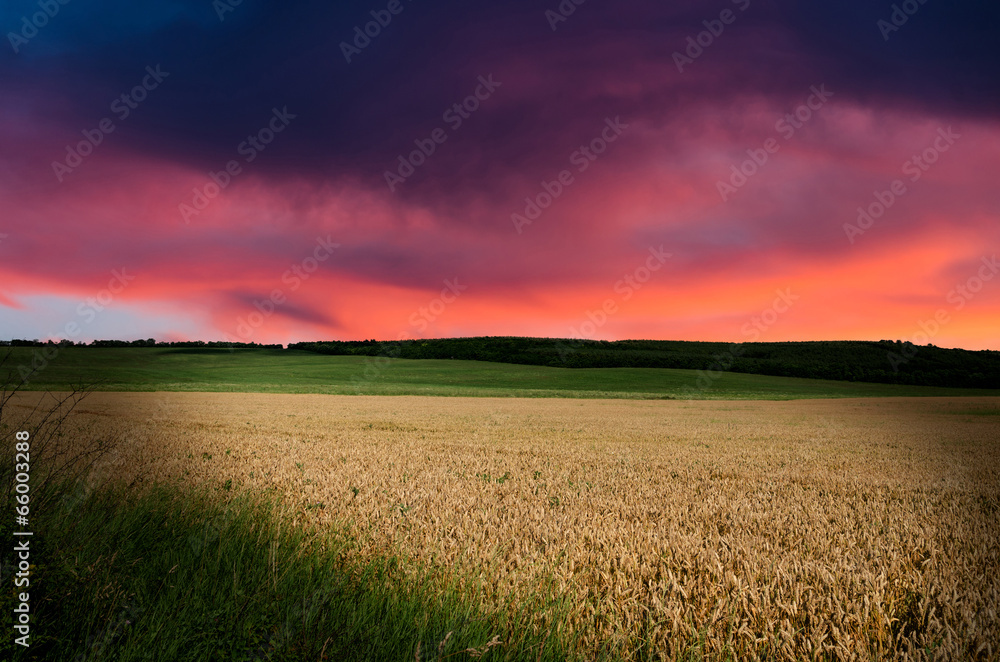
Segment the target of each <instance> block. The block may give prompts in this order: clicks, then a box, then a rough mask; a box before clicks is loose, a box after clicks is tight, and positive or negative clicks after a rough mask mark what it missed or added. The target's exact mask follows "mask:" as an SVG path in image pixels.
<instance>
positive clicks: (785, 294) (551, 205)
mask: <svg viewBox="0 0 1000 662" xmlns="http://www.w3.org/2000/svg"><path fill="white" fill-rule="evenodd" d="M0 29H2V31H3V33H4V43H3V44H0V91H2V93H0V339H3V338H29V339H30V338H38V339H57V340H58V339H63V338H69V339H71V340H74V341H89V340H92V339H94V338H118V339H125V340H132V339H138V338H149V337H153V338H156V339H158V340H194V339H200V340H238V341H242V342H260V343H289V342H299V341H310V340H332V339H339V340H352V339H368V338H375V339H380V340H388V339H396V338H421V337H425V338H426V337H456V336H481V335H494V336H500V335H517V336H548V337H578V338H594V339H606V340H616V339H624V338H647V339H676V340H711V341H727V342H743V341H787V340H852V339H858V340H880V339H901V340H909V341H912V342H914V343H916V344H927V343H932V344H935V345H937V346H941V347H963V348H967V349H975V350H978V349H993V350H1000V334H998V333H997V330H998V328H1000V277H997V276H998V271H1000V266H998V264H997V261H996V260H997V253H998V252H1000V251H998V250H997V248H998V245H1000V186H998V185H997V177H996V173H997V157H998V155H1000V85H998V82H1000V80H998V79H1000V39H997V34H998V32H1000V6H998V5H997V4H996V3H993V2H945V1H944V0H924V1H923V2H920V1H919V0H907V2H902V3H897V4H893V3H889V2H885V3H883V2H871V1H870V0H866V1H864V2H862V1H860V0H858V1H845V2H836V3H831V2H826V3H803V2H792V1H790V0H789V1H776V0H774V1H765V0H715V1H711V2H708V1H704V2H702V1H699V2H669V3H664V2H662V1H659V0H648V1H647V0H621V1H618V2H613V3H612V2H603V1H602V0H585V1H584V0H563V1H562V2H558V1H557V0H548V1H539V2H527V1H525V2H521V1H513V2H503V3H482V4H481V3H467V2H457V1H455V2H451V1H443V2H430V1H429V0H392V1H389V0H385V1H383V0H372V1H370V2H367V1H366V2H339V3H328V2H290V3H277V2H273V3H269V2H263V1H261V0H242V1H238V0H214V1H210V0H198V1H193V0H192V1H184V0H177V1H172V2H168V1H165V0H159V1H158V0H150V1H148V2H143V3H135V2H125V1H115V2H83V1H82V0H40V1H39V0H35V1H33V2H28V1H21V0H11V1H8V2H4V3H3V5H2V7H0Z"/></svg>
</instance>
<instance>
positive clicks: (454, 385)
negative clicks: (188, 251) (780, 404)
mask: <svg viewBox="0 0 1000 662" xmlns="http://www.w3.org/2000/svg"><path fill="white" fill-rule="evenodd" d="M12 352H13V353H12V356H11V357H10V359H9V360H8V362H7V364H6V367H7V368H9V369H13V370H14V375H15V376H17V375H18V372H19V366H23V368H24V369H26V370H27V369H30V368H31V366H32V361H33V360H34V361H35V367H38V368H39V370H38V371H37V372H36V374H35V375H34V376H33V377H32V378H31V380H30V382H29V383H28V385H27V386H26V388H27V389H29V390H59V391H63V390H68V389H69V388H71V387H72V386H77V385H82V384H89V385H93V388H94V389H95V390H109V391H236V392H256V393H330V394H364V395H439V396H508V397H570V398H635V399H656V398H679V399H767V400H786V399H796V398H855V397H888V396H897V397H899V396H969V395H972V396H998V395H1000V390H995V389H989V390H988V389H967V388H962V389H959V388H941V387H924V386H901V385H892V384H871V383H862V382H846V381H829V380H818V379H799V378H794V377H770V376H764V375H751V374H742V373H730V372H722V373H716V374H715V375H714V376H712V377H706V375H705V374H704V373H702V372H701V371H695V370H672V369H666V368H579V369H569V368H553V367H546V366H530V365H514V364H506V363H487V362H481V361H445V360H432V359H426V360H407V359H387V358H379V359H374V358H368V357H353V356H329V355H321V354H315V353H312V352H305V351H291V350H270V349H254V350H232V351H229V350H205V349H160V348H107V349H100V348H75V347H70V348H64V349H61V350H59V351H58V354H57V355H56V356H55V357H54V358H51V360H47V361H45V360H44V359H43V358H42V356H41V353H40V352H41V349H35V348H24V347H18V348H14V349H13V350H12ZM17 381H20V379H18V380H17Z"/></svg>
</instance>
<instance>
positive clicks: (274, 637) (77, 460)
mask: <svg viewBox="0 0 1000 662" xmlns="http://www.w3.org/2000/svg"><path fill="white" fill-rule="evenodd" d="M7 358H9V355H7V356H0V373H2V370H3V368H4V367H5V366H4V364H5V359H7ZM7 367H8V368H9V363H8V365H7ZM16 383H17V382H16V381H11V380H10V379H9V375H8V379H7V381H5V380H4V379H3V374H0V444H2V445H0V497H2V501H3V516H2V517H0V538H2V539H4V540H8V541H9V540H11V539H12V537H13V536H12V535H11V534H12V531H13V530H14V528H13V524H14V514H15V513H14V507H15V500H14V490H13V485H14V473H15V472H14V468H15V462H14V459H15V458H14V453H15V447H14V442H15V437H14V433H15V432H16V431H17V430H28V431H30V432H31V481H30V485H31V492H30V497H31V502H30V507H31V515H30V527H28V529H29V530H31V531H33V533H34V535H33V536H32V537H31V538H30V541H31V542H30V550H31V551H30V554H31V558H30V562H31V564H32V566H31V573H30V582H31V583H30V586H29V587H27V588H24V587H21V588H17V587H15V585H14V582H13V573H14V572H15V569H14V566H13V561H14V553H13V551H12V547H13V544H11V545H10V547H8V548H7V549H6V551H4V552H3V556H2V557H0V581H2V583H3V585H4V590H3V591H2V592H0V611H2V612H3V613H4V614H6V615H7V623H8V626H7V627H8V628H10V629H8V631H7V632H6V633H5V634H4V636H3V638H2V639H0V659H2V660H13V661H17V662H20V661H27V660H56V661H58V662H103V661H114V662H133V661H139V660H156V661H174V660H176V661H179V662H182V661H188V660H190V661H191V662H195V661H197V662H207V661H213V662H214V661H219V662H221V661H227V662H244V661H251V660H254V661H256V660H281V661H287V662H297V661H300V660H301V661H307V660H309V661H312V660H372V661H375V660H378V661H380V662H381V661H388V660H415V661H416V662H421V661H426V660H465V659H483V660H491V659H492V660H532V661H536V660H567V659H583V658H584V655H583V654H580V653H579V650H580V646H579V644H578V642H575V641H574V639H573V636H572V633H571V632H569V631H568V629H566V628H565V627H563V626H562V625H561V623H562V622H563V618H564V615H565V613H566V609H565V605H563V604H561V603H559V602H558V601H557V600H555V599H549V598H546V597H544V596H541V595H539V596H537V597H536V598H529V599H527V600H526V601H521V602H518V603H517V604H513V605H509V607H508V608H507V609H503V610H500V611H492V612H491V611H484V610H483V609H482V608H480V607H478V606H477V605H481V604H483V602H482V601H481V600H480V598H481V591H482V585H481V584H480V583H478V580H476V579H474V578H471V577H459V576H457V575H455V574H453V573H450V572H449V571H448V570H447V569H443V568H437V569H435V568H422V569H420V571H419V572H407V570H408V568H407V567H406V561H405V560H403V559H402V558H401V556H400V555H398V554H397V555H393V554H384V555H381V556H371V555H367V554H362V553H360V551H359V550H360V545H359V542H358V540H356V539H355V538H354V537H353V536H352V535H351V533H350V530H349V529H350V525H349V523H344V524H342V525H339V526H327V527H323V528H321V529H320V528H317V527H311V526H306V525H297V524H294V523H293V522H292V520H291V519H290V517H289V516H288V512H289V511H288V509H287V508H286V507H285V505H284V504H283V503H282V502H281V500H280V498H278V497H277V496H276V495H275V494H273V493H267V492H251V491H244V492H237V491H235V490H230V489H229V486H228V485H224V486H209V485H201V486H191V485H186V486H184V487H183V488H182V487H181V486H180V485H177V484H173V485H164V484H158V485H157V484H154V485H144V484H142V483H141V482H140V481H141V479H138V480H137V481H135V482H133V483H131V484H128V485H126V484H124V483H122V482H121V481H117V482H116V481H115V480H114V476H113V475H112V476H111V478H110V479H109V480H107V481H103V482H101V481H99V480H98V479H99V475H100V474H99V472H95V471H94V467H95V465H97V464H99V463H100V462H101V461H102V459H106V458H107V457H108V456H109V454H110V453H113V452H114V448H115V444H116V440H115V439H113V438H112V439H107V438H105V439H97V438H93V439H91V438H84V439H75V440H74V443H73V444H72V446H67V445H65V444H63V443H62V442H63V441H65V437H67V436H68V432H67V430H66V429H65V428H66V426H65V425H64V423H65V422H66V421H67V418H68V416H69V415H70V413H71V412H72V410H73V409H74V408H75V406H76V405H77V404H78V403H79V402H80V401H81V399H82V397H83V396H82V394H80V393H73V394H71V395H69V396H64V397H62V398H61V399H51V398H49V399H42V400H40V401H39V406H38V407H36V409H35V411H31V412H28V413H24V412H23V411H22V410H20V408H19V409H18V410H17V412H18V413H17V415H16V416H14V415H13V414H14V409H13V407H12V406H11V404H12V403H11V398H12V397H13V394H14V393H15V392H16V390H17V388H18V387H16V386H14V387H11V386H9V385H10V384H16ZM74 434H80V432H79V431H74ZM70 448H72V449H74V450H72V451H69V450H68V449H70ZM95 481H97V482H96V483H95ZM20 529H22V527H20V526H19V527H18V530H20ZM25 591H27V592H28V593H29V594H30V604H31V620H30V624H31V635H30V639H29V641H30V646H29V647H28V648H25V647H23V646H20V645H18V644H16V643H15V642H14V639H15V636H16V635H15V632H14V630H13V628H12V625H13V623H12V618H11V615H12V613H13V611H12V610H13V609H14V606H15V604H16V602H17V601H16V596H17V594H18V593H20V592H25ZM540 615H542V616H544V618H543V619H541V621H540V620H539V616H540ZM539 622H544V623H545V624H546V625H544V626H542V627H538V626H535V625H533V624H536V623H539ZM587 657H590V656H587Z"/></svg>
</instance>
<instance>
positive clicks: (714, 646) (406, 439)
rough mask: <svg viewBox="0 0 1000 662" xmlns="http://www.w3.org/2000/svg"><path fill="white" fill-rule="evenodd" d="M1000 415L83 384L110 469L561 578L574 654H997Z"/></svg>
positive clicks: (474, 568)
mask: <svg viewBox="0 0 1000 662" xmlns="http://www.w3.org/2000/svg"><path fill="white" fill-rule="evenodd" d="M20 398H21V399H22V400H26V399H29V398H30V396H27V395H23V394H22V396H20ZM34 399H37V397H35V398H34ZM21 404H22V405H23V404H25V403H23V402H22V403H21ZM998 412H1000V400H997V399H995V398H933V399H931V398H928V399H867V400H803V401H788V402H762V401H755V402H750V401H730V402H719V401H712V402H707V401H702V402H687V401H622V400H557V399H515V398H506V399H500V398H431V397H410V396H399V397H375V396H373V397H366V396H332V395H273V394H267V395H263V394H260V395H258V394H220V393H212V394H198V393H93V394H90V395H89V396H88V398H87V399H86V400H85V401H84V403H83V404H81V405H80V407H79V408H78V411H77V413H76V414H75V417H74V421H73V422H74V425H79V426H81V427H80V430H81V432H80V434H81V435H82V434H84V433H83V432H82V431H83V430H88V431H93V430H112V429H114V430H118V431H119V432H120V433H122V434H123V435H124V438H125V440H126V443H125V444H124V445H123V446H122V448H121V450H120V451H119V452H117V453H116V454H115V455H113V456H111V457H110V458H108V459H107V461H106V462H104V463H103V464H102V465H100V466H99V467H98V468H97V469H98V473H97V476H100V475H102V474H103V475H105V476H112V477H114V478H116V479H118V478H121V479H127V478H130V477H132V476H134V475H136V474H137V473H138V472H140V471H141V472H145V473H146V475H147V480H151V479H155V480H160V481H174V482H181V484H183V483H184V482H188V481H190V482H205V481H211V482H213V483H218V484H225V481H231V483H229V485H231V486H233V487H237V488H238V487H254V488H273V489H275V490H277V491H279V492H280V493H281V494H283V495H286V496H287V497H288V499H289V503H290V504H291V505H290V510H289V511H288V515H289V517H290V518H292V519H293V521H294V522H295V523H296V524H298V525H303V526H305V525H309V526H314V525H318V526H327V525H330V524H333V523H343V522H348V521H349V522H350V523H351V531H352V533H353V535H355V536H356V537H357V539H358V541H359V545H360V547H359V552H358V553H360V554H380V553H397V554H400V555H401V556H402V557H403V558H404V559H405V563H404V568H406V569H407V571H408V572H412V573H415V574H420V573H440V574H441V575H442V576H446V575H448V574H449V573H451V576H455V577H462V578H464V579H463V580H462V581H473V579H474V578H478V579H479V580H480V583H481V592H480V593H477V595H478V596H479V598H478V599H480V600H481V601H482V602H484V603H485V604H486V606H488V607H491V608H496V609H515V608H516V605H522V606H523V605H525V604H529V605H530V604H539V605H541V604H542V603H543V602H544V600H542V599H541V598H540V597H539V596H543V597H544V598H545V599H552V598H561V599H562V600H563V601H564V604H565V605H566V607H565V609H566V610H567V611H566V613H565V618H566V621H565V622H566V625H567V627H569V628H571V630H572V632H573V633H574V634H575V635H577V636H578V637H579V639H580V641H582V642H583V645H584V647H585V649H584V650H585V653H586V651H593V653H594V654H595V655H596V653H597V651H599V650H601V649H602V646H603V647H607V646H609V645H610V646H613V647H615V650H617V651H619V652H621V654H623V655H625V656H626V657H629V658H632V659H665V660H672V659H682V658H683V659H689V656H691V655H692V654H694V655H695V656H703V657H704V658H705V659H739V660H744V659H746V660H751V659H780V660H800V659H837V660H889V659H893V660H896V659H903V660H925V659H926V660H931V659H933V660H960V659H972V660H988V659H996V658H997V656H998V655H1000V647H998V643H997V642H1000V621H998V618H997V612H996V610H997V608H998V604H1000V559H998V557H1000V552H998V544H997V540H998V532H1000V526H998V525H1000V512H998V506H1000V484H998V468H1000V416H998V415H997V414H998ZM532 601H534V602H532ZM546 604H548V603H546ZM552 617H553V616H552V614H551V613H550V612H549V611H546V610H545V609H542V608H541V607H539V608H538V609H537V611H534V612H533V613H532V614H531V616H530V617H529V618H526V619H525V620H524V627H539V626H541V625H542V624H544V623H545V622H547V619H549V618H552Z"/></svg>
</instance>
